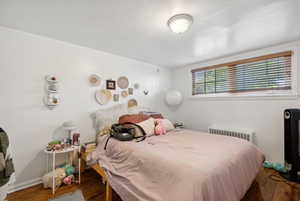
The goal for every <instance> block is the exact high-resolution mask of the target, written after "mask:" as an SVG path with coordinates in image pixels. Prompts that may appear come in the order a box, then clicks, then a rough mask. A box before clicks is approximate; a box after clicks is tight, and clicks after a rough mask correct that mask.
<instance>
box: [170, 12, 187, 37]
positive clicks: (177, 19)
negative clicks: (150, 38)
mask: <svg viewBox="0 0 300 201" xmlns="http://www.w3.org/2000/svg"><path fill="white" fill-rule="evenodd" d="M192 23H193V17H192V16H191V15H189V14H185V13H182V14H177V15H174V16H173V17H171V18H170V19H169V20H168V23H167V24H168V26H169V28H170V29H171V31H173V32H174V33H184V32H186V31H187V30H188V29H189V28H190V26H191V24H192Z"/></svg>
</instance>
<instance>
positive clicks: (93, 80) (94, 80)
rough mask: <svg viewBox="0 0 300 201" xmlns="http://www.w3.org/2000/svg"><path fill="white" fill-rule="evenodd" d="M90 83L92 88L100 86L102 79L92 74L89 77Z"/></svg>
mask: <svg viewBox="0 0 300 201" xmlns="http://www.w3.org/2000/svg"><path fill="white" fill-rule="evenodd" d="M89 82H90V84H91V85H92V86H99V85H100V84H101V78H100V77H99V76H98V75H96V74H92V75H90V77H89Z"/></svg>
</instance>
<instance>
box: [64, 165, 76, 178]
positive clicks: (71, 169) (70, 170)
mask: <svg viewBox="0 0 300 201" xmlns="http://www.w3.org/2000/svg"><path fill="white" fill-rule="evenodd" d="M64 169H65V173H66V175H67V176H70V175H72V174H74V173H75V168H74V167H73V166H72V165H65V167H64Z"/></svg>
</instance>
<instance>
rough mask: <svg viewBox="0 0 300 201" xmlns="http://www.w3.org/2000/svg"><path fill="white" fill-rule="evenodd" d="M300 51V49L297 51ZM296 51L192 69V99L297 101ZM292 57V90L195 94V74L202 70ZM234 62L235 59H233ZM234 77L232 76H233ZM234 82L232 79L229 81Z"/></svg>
mask: <svg viewBox="0 0 300 201" xmlns="http://www.w3.org/2000/svg"><path fill="white" fill-rule="evenodd" d="M297 50H298V49H297ZM297 50H295V49H294V48H289V49H287V50H286V51H277V52H275V53H272V52H271V53H270V54H260V55H263V56H259V55H258V56H255V57H246V58H245V59H240V60H236V61H229V62H226V61H225V62H224V63H221V64H213V65H205V66H204V67H198V68H191V71H190V75H191V83H192V84H191V85H190V94H191V96H190V97H191V98H236V97H238V98H239V97H240V98H248V97H250V99H251V97H254V98H256V97H267V98H268V97H271V98H272V97H279V98H282V97H284V99H286V98H287V99H295V98H298V97H299V89H298V86H299V81H298V69H297V64H298V63H299V61H298V60H299V59H298V51H297ZM289 55H291V87H290V89H286V88H284V89H283V88H281V89H280V88H278V89H270V90H268V88H265V89H249V90H244V91H241V90H236V91H233V92H217V93H215V92H213V93H205V94H193V84H194V82H193V72H197V71H202V70H208V69H216V68H220V67H225V66H232V65H237V64H242V63H247V62H253V61H259V60H264V59H269V58H274V57H280V56H289ZM232 60H233V59H232ZM231 76H232V75H231ZM228 81H232V79H230V80H228Z"/></svg>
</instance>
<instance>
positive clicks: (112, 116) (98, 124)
mask: <svg viewBox="0 0 300 201" xmlns="http://www.w3.org/2000/svg"><path fill="white" fill-rule="evenodd" d="M145 111H149V108H144V107H138V106H135V107H128V105H127V104H118V105H114V106H112V107H109V108H104V109H99V110H97V111H95V112H93V113H92V114H91V117H92V119H93V127H94V128H95V130H96V133H97V134H98V133H99V132H100V131H101V130H102V129H103V128H105V127H108V126H109V127H110V126H111V125H112V124H114V123H118V121H119V117H120V116H122V115H124V114H137V113H140V112H145Z"/></svg>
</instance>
